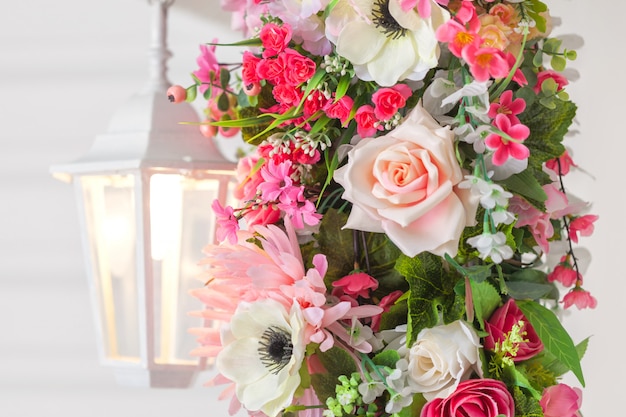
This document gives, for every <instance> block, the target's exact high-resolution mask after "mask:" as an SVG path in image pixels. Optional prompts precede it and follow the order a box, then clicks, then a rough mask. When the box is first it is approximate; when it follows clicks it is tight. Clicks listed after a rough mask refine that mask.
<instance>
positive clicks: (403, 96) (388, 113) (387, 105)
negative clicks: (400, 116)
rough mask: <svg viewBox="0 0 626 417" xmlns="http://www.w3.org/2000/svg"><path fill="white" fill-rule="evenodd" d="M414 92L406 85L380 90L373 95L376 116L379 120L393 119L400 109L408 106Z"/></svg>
mask: <svg viewBox="0 0 626 417" xmlns="http://www.w3.org/2000/svg"><path fill="white" fill-rule="evenodd" d="M411 94H413V91H412V90H411V88H410V87H409V86H408V85H406V84H397V85H395V86H393V87H391V88H379V89H378V90H376V92H375V93H374V94H372V102H373V103H374V114H375V115H376V117H377V118H378V119H379V120H389V119H391V118H392V117H393V116H394V115H395V114H396V113H397V112H398V110H399V109H401V108H403V107H404V106H405V105H406V101H407V99H408V98H409V97H411Z"/></svg>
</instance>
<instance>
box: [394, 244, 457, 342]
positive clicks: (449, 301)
mask: <svg viewBox="0 0 626 417" xmlns="http://www.w3.org/2000/svg"><path fill="white" fill-rule="evenodd" d="M396 270H398V272H400V273H401V274H402V275H403V276H404V277H405V278H406V280H407V281H408V283H409V288H410V290H411V292H410V295H409V300H408V306H409V314H408V322H407V324H408V330H407V345H411V344H412V343H413V342H414V341H415V339H416V338H417V335H418V333H419V332H420V331H421V330H422V329H424V328H427V327H434V326H436V325H437V324H438V323H439V317H440V313H441V315H442V316H443V321H444V323H450V322H452V321H454V320H458V319H460V318H461V317H462V316H463V313H464V309H465V301H464V299H463V297H462V296H460V295H458V294H456V292H455V291H454V286H455V285H456V283H457V281H458V280H459V279H461V277H460V275H458V274H457V273H456V272H455V271H448V270H446V269H444V267H443V262H442V259H441V258H440V257H439V256H436V255H432V254H430V253H428V252H424V253H421V254H419V255H417V256H415V257H413V258H409V257H408V256H406V255H402V256H400V258H398V261H397V262H396Z"/></svg>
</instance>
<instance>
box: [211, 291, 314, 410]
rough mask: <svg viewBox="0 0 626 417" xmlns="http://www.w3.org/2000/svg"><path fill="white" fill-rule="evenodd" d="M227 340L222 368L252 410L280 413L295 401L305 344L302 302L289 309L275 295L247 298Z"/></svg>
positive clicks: (220, 362) (225, 335) (220, 360)
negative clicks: (255, 299) (248, 300)
mask: <svg viewBox="0 0 626 417" xmlns="http://www.w3.org/2000/svg"><path fill="white" fill-rule="evenodd" d="M222 344H223V345H224V348H223V350H222V351H221V352H220V353H219V355H218V356H217V361H216V366H217V369H218V370H219V371H220V373H221V374H222V375H224V376H225V377H226V378H228V379H230V380H231V381H233V382H234V383H235V385H236V394H237V398H238V399H239V401H240V402H241V403H242V404H243V406H244V407H245V408H246V409H247V410H249V411H262V412H264V413H265V414H267V415H268V416H269V417H275V416H277V415H278V414H279V413H280V412H281V411H282V410H283V409H284V408H285V407H287V406H289V405H291V403H292V401H293V396H294V393H295V391H296V389H297V388H298V386H299V385H300V374H299V370H300V366H301V364H302V361H303V358H304V349H305V345H304V321H303V318H302V312H301V310H300V308H299V305H298V304H297V303H295V304H294V306H293V307H292V309H291V312H290V313H288V312H287V311H286V309H285V308H284V307H283V305H282V304H280V303H279V302H277V301H275V300H272V299H263V300H260V301H256V302H253V303H246V302H242V303H241V304H240V305H239V307H238V308H237V311H236V312H235V314H234V315H233V317H232V319H231V322H230V327H229V328H228V329H226V330H225V331H224V332H223V334H222Z"/></svg>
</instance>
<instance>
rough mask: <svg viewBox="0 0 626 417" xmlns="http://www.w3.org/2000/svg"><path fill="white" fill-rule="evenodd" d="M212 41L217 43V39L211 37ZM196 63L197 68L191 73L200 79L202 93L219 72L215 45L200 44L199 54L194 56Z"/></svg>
mask: <svg viewBox="0 0 626 417" xmlns="http://www.w3.org/2000/svg"><path fill="white" fill-rule="evenodd" d="M213 43H217V39H213ZM196 63H197V64H198V67H199V68H198V69H197V70H195V71H194V72H193V75H195V76H196V77H197V78H198V79H199V80H200V81H202V85H200V92H201V93H204V92H205V91H206V90H208V88H209V85H211V84H212V83H213V82H214V80H215V77H216V76H217V74H219V72H220V64H219V62H218V60H217V57H216V56H215V45H211V46H207V45H200V55H199V56H198V58H196Z"/></svg>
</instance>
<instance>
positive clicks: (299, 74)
mask: <svg viewBox="0 0 626 417" xmlns="http://www.w3.org/2000/svg"><path fill="white" fill-rule="evenodd" d="M284 58H285V62H286V65H285V81H287V83H288V84H291V85H294V86H296V85H300V84H302V83H303V82H306V81H308V80H309V79H310V78H311V77H312V76H313V74H315V62H314V61H313V60H312V59H311V58H308V57H306V56H303V55H301V54H300V53H299V52H298V51H294V50H293V49H287V50H285V52H284Z"/></svg>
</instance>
